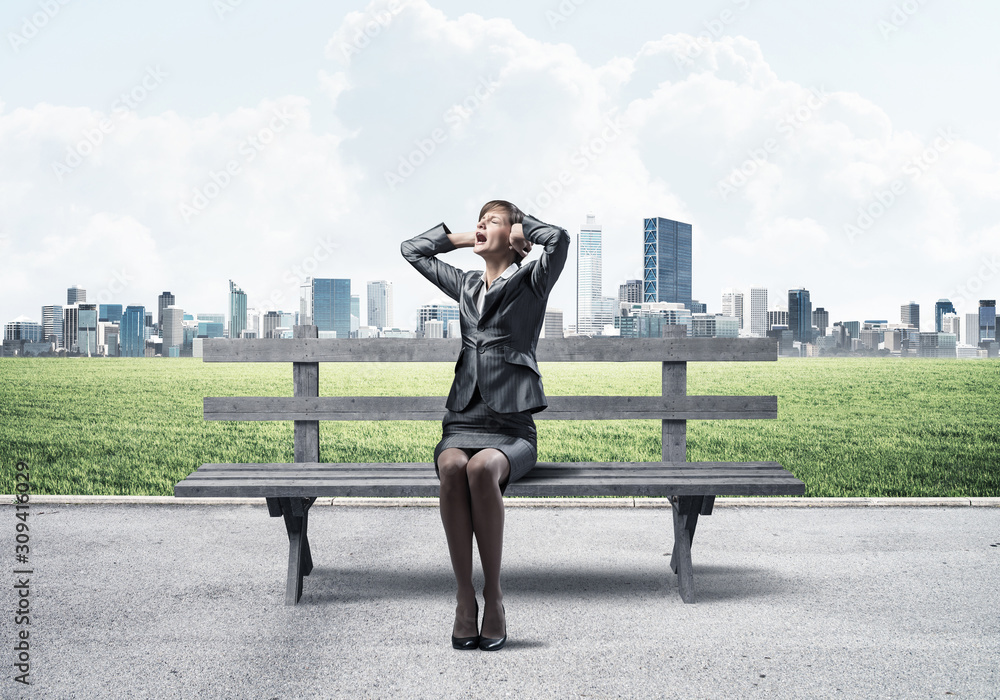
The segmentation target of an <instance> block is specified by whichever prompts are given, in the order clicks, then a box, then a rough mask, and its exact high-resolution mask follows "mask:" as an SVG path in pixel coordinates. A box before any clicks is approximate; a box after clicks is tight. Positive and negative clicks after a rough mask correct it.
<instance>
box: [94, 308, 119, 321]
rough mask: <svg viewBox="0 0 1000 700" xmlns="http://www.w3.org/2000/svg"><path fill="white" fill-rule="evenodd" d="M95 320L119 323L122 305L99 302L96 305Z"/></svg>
mask: <svg viewBox="0 0 1000 700" xmlns="http://www.w3.org/2000/svg"><path fill="white" fill-rule="evenodd" d="M97 320H98V321H106V322H108V323H119V324H120V323H121V322H122V305H121V304H99V305H98V307H97Z"/></svg>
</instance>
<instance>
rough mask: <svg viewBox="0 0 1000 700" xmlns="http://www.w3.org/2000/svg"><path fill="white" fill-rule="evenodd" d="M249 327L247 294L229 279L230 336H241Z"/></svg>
mask: <svg viewBox="0 0 1000 700" xmlns="http://www.w3.org/2000/svg"><path fill="white" fill-rule="evenodd" d="M246 327H247V295H246V292H244V291H243V290H242V289H240V288H239V287H238V286H236V284H235V283H234V282H233V281H232V280H229V337H230V338H239V337H240V334H241V333H243V331H244V330H246Z"/></svg>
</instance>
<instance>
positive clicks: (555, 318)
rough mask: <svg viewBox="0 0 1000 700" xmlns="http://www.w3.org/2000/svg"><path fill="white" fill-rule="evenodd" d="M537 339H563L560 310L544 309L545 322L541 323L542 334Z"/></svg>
mask: <svg viewBox="0 0 1000 700" xmlns="http://www.w3.org/2000/svg"><path fill="white" fill-rule="evenodd" d="M539 337H540V338H562V337H563V312H562V309H545V321H544V322H543V323H542V333H541V335H540V336H539Z"/></svg>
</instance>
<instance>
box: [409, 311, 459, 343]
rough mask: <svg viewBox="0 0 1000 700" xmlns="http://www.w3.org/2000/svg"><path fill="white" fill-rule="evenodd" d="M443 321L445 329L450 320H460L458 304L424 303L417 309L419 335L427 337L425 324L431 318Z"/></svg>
mask: <svg viewBox="0 0 1000 700" xmlns="http://www.w3.org/2000/svg"><path fill="white" fill-rule="evenodd" d="M435 319H436V320H438V321H441V324H442V326H443V327H444V329H445V330H447V328H448V321H457V320H459V312H458V304H424V305H423V306H421V307H420V308H419V309H417V337H418V338H426V337H427V335H426V333H425V332H424V324H425V323H427V321H431V320H435Z"/></svg>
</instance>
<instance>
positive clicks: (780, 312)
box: [765, 307, 788, 338]
mask: <svg viewBox="0 0 1000 700" xmlns="http://www.w3.org/2000/svg"><path fill="white" fill-rule="evenodd" d="M775 326H781V327H782V328H786V329H787V328H788V311H787V310H785V309H782V308H781V307H775V308H773V309H771V310H770V311H768V312H767V330H771V329H772V328H774V327H775ZM765 336H766V337H768V338H770V337H771V336H769V335H767V333H765Z"/></svg>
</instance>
